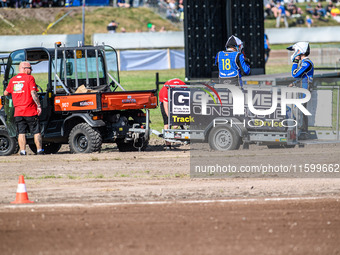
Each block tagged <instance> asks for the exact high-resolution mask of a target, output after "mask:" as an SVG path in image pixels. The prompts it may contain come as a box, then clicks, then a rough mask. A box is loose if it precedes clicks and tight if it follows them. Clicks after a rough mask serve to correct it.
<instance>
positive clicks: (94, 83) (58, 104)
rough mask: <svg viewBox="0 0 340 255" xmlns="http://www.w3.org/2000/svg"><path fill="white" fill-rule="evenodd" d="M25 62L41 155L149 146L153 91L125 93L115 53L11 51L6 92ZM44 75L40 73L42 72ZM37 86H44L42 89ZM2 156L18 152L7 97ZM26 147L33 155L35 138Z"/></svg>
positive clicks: (0, 121)
mask: <svg viewBox="0 0 340 255" xmlns="http://www.w3.org/2000/svg"><path fill="white" fill-rule="evenodd" d="M22 61H28V62H30V63H31V66H32V68H33V73H32V74H33V76H34V77H35V79H36V83H37V85H38V88H39V90H40V91H39V93H38V94H39V98H40V102H41V104H42V114H41V115H40V124H41V130H42V137H43V148H44V150H45V153H57V152H58V151H59V149H60V147H61V145H62V144H67V143H68V144H69V147H70V150H71V152H72V153H91V152H96V151H100V150H101V147H102V143H116V144H117V147H118V149H119V150H120V151H134V150H143V149H145V148H146V146H147V145H148V141H149V135H150V133H151V130H150V128H149V123H150V119H149V109H151V108H156V107H157V91H158V86H156V88H155V89H153V90H143V91H139V90H134V91H126V90H125V89H124V88H123V87H122V86H121V85H120V81H119V71H118V59H117V53H116V51H115V49H113V48H112V47H110V46H107V45H99V46H98V45H97V46H81V45H80V46H78V47H65V46H61V45H60V43H57V44H56V45H55V48H54V49H53V48H52V49H47V48H43V47H39V48H27V49H22V50H16V51H14V52H12V53H11V54H10V55H9V57H8V60H7V64H6V69H5V73H4V81H3V84H4V89H6V87H7V85H8V83H9V80H10V79H11V78H12V77H13V76H15V75H16V74H17V73H18V66H19V64H20V62H22ZM44 68H45V69H46V70H43V69H44ZM39 83H45V84H47V86H46V89H45V90H43V89H42V88H41V87H42V86H39V85H42V84H39ZM1 102H2V104H3V106H1V108H2V109H1V111H0V155H3V156H5V155H10V154H13V153H16V152H17V150H18V146H17V140H16V137H17V131H16V127H15V123H14V117H13V113H14V109H13V104H12V100H11V98H10V97H2V100H1ZM27 143H28V145H29V147H30V148H31V150H32V151H33V152H36V147H35V145H34V141H33V136H32V135H30V134H28V135H27Z"/></svg>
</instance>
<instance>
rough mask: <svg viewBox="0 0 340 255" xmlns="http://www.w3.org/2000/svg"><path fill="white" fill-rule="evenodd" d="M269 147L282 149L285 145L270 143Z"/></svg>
mask: <svg viewBox="0 0 340 255" xmlns="http://www.w3.org/2000/svg"><path fill="white" fill-rule="evenodd" d="M267 148H268V149H280V148H283V146H282V145H281V144H269V145H267Z"/></svg>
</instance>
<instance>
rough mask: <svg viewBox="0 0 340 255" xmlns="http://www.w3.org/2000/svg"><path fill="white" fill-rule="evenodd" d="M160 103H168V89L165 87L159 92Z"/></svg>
mask: <svg viewBox="0 0 340 255" xmlns="http://www.w3.org/2000/svg"><path fill="white" fill-rule="evenodd" d="M158 96H159V102H162V103H163V102H168V87H167V86H163V88H162V89H161V90H160V91H159V94H158Z"/></svg>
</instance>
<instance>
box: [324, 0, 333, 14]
mask: <svg viewBox="0 0 340 255" xmlns="http://www.w3.org/2000/svg"><path fill="white" fill-rule="evenodd" d="M333 6H334V5H333V2H332V1H329V3H328V4H327V6H326V8H325V10H326V15H327V16H331V11H332V8H333Z"/></svg>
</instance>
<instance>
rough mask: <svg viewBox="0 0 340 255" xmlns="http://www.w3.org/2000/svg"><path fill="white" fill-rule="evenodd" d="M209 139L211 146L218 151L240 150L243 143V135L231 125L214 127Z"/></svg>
mask: <svg viewBox="0 0 340 255" xmlns="http://www.w3.org/2000/svg"><path fill="white" fill-rule="evenodd" d="M208 141H209V145H210V148H211V149H212V150H218V151H228V150H238V149H239V148H240V145H241V137H240V136H239V135H238V134H237V132H236V131H235V130H234V129H233V128H231V127H229V126H216V127H214V128H213V129H212V130H211V131H210V134H209V138H208Z"/></svg>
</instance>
